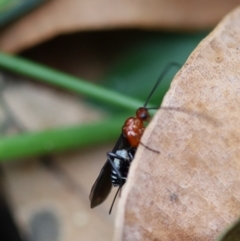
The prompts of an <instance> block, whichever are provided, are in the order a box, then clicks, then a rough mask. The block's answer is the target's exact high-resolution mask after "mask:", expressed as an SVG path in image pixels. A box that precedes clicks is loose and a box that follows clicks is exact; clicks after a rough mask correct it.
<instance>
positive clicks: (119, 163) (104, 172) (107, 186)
mask: <svg viewBox="0 0 240 241" xmlns="http://www.w3.org/2000/svg"><path fill="white" fill-rule="evenodd" d="M172 67H178V68H179V67H181V65H180V64H178V63H174V62H173V63H169V64H168V65H167V66H166V67H165V68H164V70H163V71H162V73H161V75H160V76H159V78H158V80H157V82H156V83H155V85H154V87H153V89H152V91H151V92H150V94H149V96H148V98H147V100H146V102H145V104H144V105H143V107H140V108H139V109H137V111H136V116H135V117H130V118H128V119H127V120H126V121H125V123H124V125H123V127H122V133H121V135H120V137H119V138H118V141H117V143H116V145H115V146H114V148H113V150H112V151H111V152H108V153H107V161H106V162H105V164H104V166H103V168H102V169H101V171H100V174H99V175H98V177H97V179H96V181H95V183H94V184H93V186H92V189H91V192H90V196H89V199H90V203H91V204H90V206H91V208H94V207H96V206H98V205H100V204H101V203H102V202H104V201H105V199H106V198H107V196H108V195H109V193H110V191H111V188H112V185H113V186H114V187H119V188H118V190H117V192H116V194H115V197H114V199H113V202H112V205H111V207H110V210H109V214H110V213H111V211H112V207H113V204H114V202H115V199H116V197H117V194H118V192H119V190H120V189H121V188H122V186H123V185H124V183H125V182H126V179H127V175H128V171H129V168H130V165H131V162H132V160H133V158H134V155H135V152H136V149H137V147H138V146H139V144H142V145H143V146H145V145H144V144H143V143H141V142H140V139H141V137H142V135H143V132H144V130H145V124H146V123H148V122H149V121H150V114H149V110H150V109H157V108H147V107H146V106H147V104H148V102H149V99H150V98H151V96H152V95H153V93H154V91H155V90H156V88H157V87H158V85H159V83H160V82H161V80H162V79H163V77H164V76H165V75H166V73H167V72H168V71H169V69H170V68H172ZM145 147H146V148H148V149H150V150H152V151H155V150H153V149H151V148H149V147H147V146H145ZM155 152H158V151H155Z"/></svg>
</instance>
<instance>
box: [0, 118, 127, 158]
mask: <svg viewBox="0 0 240 241" xmlns="http://www.w3.org/2000/svg"><path fill="white" fill-rule="evenodd" d="M123 119H124V118H122V117H115V118H109V119H106V120H102V121H99V122H95V123H90V124H82V125H79V126H73V127H62V128H58V129H52V130H46V131H41V132H32V133H26V134H20V135H17V136H10V137H5V138H2V139H0V162H1V161H6V160H11V159H14V158H23V157H29V156H36V155H42V154H47V153H53V152H57V151H62V150H67V149H70V148H76V147H84V146H94V145H95V144H99V143H103V142H107V141H110V140H113V139H115V138H117V137H118V136H119V135H120V131H121V130H120V129H119V126H122V123H123ZM106 133H107V134H106Z"/></svg>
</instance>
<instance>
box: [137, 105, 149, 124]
mask: <svg viewBox="0 0 240 241" xmlns="http://www.w3.org/2000/svg"><path fill="white" fill-rule="evenodd" d="M137 118H139V119H141V120H143V121H146V120H148V119H149V113H148V110H147V109H146V108H144V107H141V108H139V109H138V110H137Z"/></svg>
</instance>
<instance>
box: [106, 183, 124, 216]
mask: <svg viewBox="0 0 240 241" xmlns="http://www.w3.org/2000/svg"><path fill="white" fill-rule="evenodd" d="M121 188H122V186H119V188H118V190H117V192H116V194H115V196H114V199H113V201H112V204H111V207H110V209H109V215H110V214H111V212H112V208H113V204H114V203H115V200H116V197H117V195H118V193H119V191H120V189H121Z"/></svg>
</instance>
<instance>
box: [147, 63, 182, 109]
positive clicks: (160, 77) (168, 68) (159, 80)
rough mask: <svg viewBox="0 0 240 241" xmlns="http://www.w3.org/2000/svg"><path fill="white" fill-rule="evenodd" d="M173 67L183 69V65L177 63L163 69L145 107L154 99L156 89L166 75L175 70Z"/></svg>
mask: <svg viewBox="0 0 240 241" xmlns="http://www.w3.org/2000/svg"><path fill="white" fill-rule="evenodd" d="M173 67H177V68H181V67H182V66H181V64H179V63H177V62H171V63H169V64H168V65H166V66H165V68H164V69H163V71H162V73H161V74H160V76H159V77H158V80H157V82H156V84H155V85H154V86H153V89H152V91H151V92H150V94H149V96H148V97H147V100H146V102H145V104H144V106H143V107H146V106H147V104H148V101H149V100H150V98H151V97H152V95H153V93H154V91H155V90H156V88H157V87H158V85H159V84H160V82H161V81H162V79H163V78H164V77H165V75H166V74H167V73H168V71H169V70H170V69H171V68H173ZM147 109H148V110H150V109H158V107H157V108H156V107H154V108H153V107H151V108H147Z"/></svg>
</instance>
